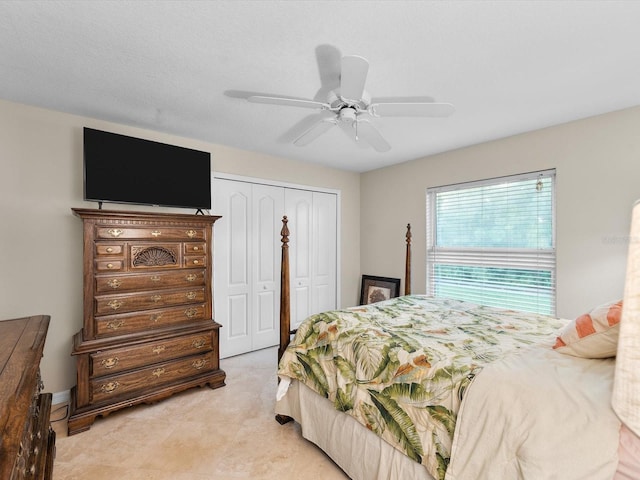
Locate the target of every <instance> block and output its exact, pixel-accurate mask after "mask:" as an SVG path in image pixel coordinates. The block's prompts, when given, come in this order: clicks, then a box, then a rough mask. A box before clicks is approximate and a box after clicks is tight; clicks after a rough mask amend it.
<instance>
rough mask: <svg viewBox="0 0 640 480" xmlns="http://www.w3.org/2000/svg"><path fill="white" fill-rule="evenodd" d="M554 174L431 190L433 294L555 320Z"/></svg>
mask: <svg viewBox="0 0 640 480" xmlns="http://www.w3.org/2000/svg"><path fill="white" fill-rule="evenodd" d="M555 264H556V254H555V170H546V171H542V172H532V173H527V174H522V175H515V176H509V177H501V178H495V179H489V180H482V181H478V182H470V183H464V184H456V185H448V186H443V187H437V188H430V189H428V190H427V292H428V293H429V294H431V295H435V296H437V297H449V298H457V299H461V300H466V301H470V302H473V303H477V304H481V305H489V306H496V307H504V308H510V309H516V310H523V311H530V312H537V313H543V314H552V315H553V314H555V290H556V288H555V284H556V279H555Z"/></svg>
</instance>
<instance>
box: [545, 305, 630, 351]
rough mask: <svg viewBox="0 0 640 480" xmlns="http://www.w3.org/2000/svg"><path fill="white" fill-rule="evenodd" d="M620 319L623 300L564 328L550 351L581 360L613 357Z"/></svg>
mask: <svg viewBox="0 0 640 480" xmlns="http://www.w3.org/2000/svg"><path fill="white" fill-rule="evenodd" d="M621 316H622V300H620V301H619V302H616V303H613V302H610V303H605V304H604V305H600V306H598V307H596V308H594V309H593V310H591V311H590V312H589V313H585V314H584V315H580V316H579V317H578V318H576V319H575V320H573V321H572V322H570V323H569V324H567V325H566V326H565V327H564V328H563V329H562V331H561V332H560V336H559V337H558V338H557V339H556V344H555V345H554V346H553V348H555V349H556V350H558V351H559V352H561V353H566V354H568V355H574V356H576V357H582V358H608V357H615V356H616V350H617V349H618V334H619V333H620V317H621Z"/></svg>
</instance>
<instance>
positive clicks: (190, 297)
mask: <svg viewBox="0 0 640 480" xmlns="http://www.w3.org/2000/svg"><path fill="white" fill-rule="evenodd" d="M197 296H198V294H197V293H196V292H187V300H194V299H195V298H196V297H197Z"/></svg>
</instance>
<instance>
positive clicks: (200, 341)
mask: <svg viewBox="0 0 640 480" xmlns="http://www.w3.org/2000/svg"><path fill="white" fill-rule="evenodd" d="M206 343H207V341H206V340H205V339H204V338H195V339H194V340H193V342H191V346H192V347H193V348H202V347H204V346H205V345H206Z"/></svg>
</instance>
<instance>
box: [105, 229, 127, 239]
mask: <svg viewBox="0 0 640 480" xmlns="http://www.w3.org/2000/svg"><path fill="white" fill-rule="evenodd" d="M107 233H108V234H109V235H111V236H112V237H116V238H118V237H119V236H120V235H122V234H123V233H124V232H123V231H122V230H120V229H119V228H112V229H110V230H107Z"/></svg>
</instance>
